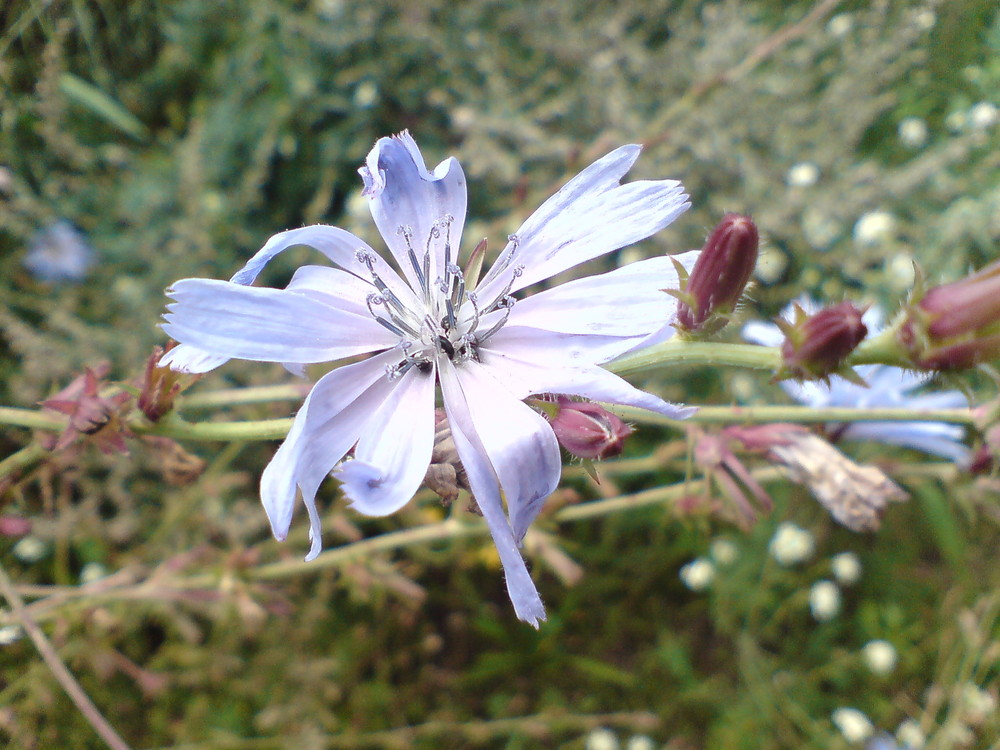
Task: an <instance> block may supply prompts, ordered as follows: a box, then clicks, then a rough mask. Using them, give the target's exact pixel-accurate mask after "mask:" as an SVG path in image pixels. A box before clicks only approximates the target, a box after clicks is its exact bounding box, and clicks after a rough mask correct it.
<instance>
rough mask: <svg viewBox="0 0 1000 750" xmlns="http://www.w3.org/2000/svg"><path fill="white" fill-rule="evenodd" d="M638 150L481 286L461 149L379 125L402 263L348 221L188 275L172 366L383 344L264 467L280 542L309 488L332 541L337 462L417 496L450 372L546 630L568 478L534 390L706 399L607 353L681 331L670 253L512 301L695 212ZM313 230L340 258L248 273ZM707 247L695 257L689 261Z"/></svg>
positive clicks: (177, 308) (572, 187)
mask: <svg viewBox="0 0 1000 750" xmlns="http://www.w3.org/2000/svg"><path fill="white" fill-rule="evenodd" d="M639 151H640V148H639V147H638V146H624V147H622V148H619V149H616V150H615V151H613V152H611V153H610V154H608V155H607V156H605V157H604V158H602V159H600V160H598V161H597V162H595V163H594V164H592V165H591V166H589V167H587V169H585V170H584V171H583V172H581V173H580V174H579V175H578V176H577V177H575V178H574V179H573V180H571V181H570V182H569V183H568V184H567V185H566V186H565V187H563V188H562V189H561V190H560V191H559V192H558V193H556V194H555V195H554V196H553V197H552V198H550V199H549V200H548V201H546V202H545V203H544V204H543V205H542V207H541V208H540V209H538V211H536V212H535V213H534V214H533V215H532V216H531V217H530V218H529V219H528V220H527V221H526V222H524V224H523V225H522V226H521V228H520V229H518V230H517V232H516V233H515V234H514V235H511V237H510V238H509V242H508V243H507V245H506V247H505V248H504V249H503V251H502V252H501V253H500V256H499V258H498V259H497V261H496V262H495V263H494V264H493V265H492V267H491V268H490V270H489V272H488V273H487V274H486V275H485V277H484V278H483V279H482V280H481V281H479V283H478V284H474V282H473V280H472V279H466V278H465V277H464V275H463V272H462V271H461V270H460V269H459V267H458V266H457V265H456V261H457V259H458V251H459V243H460V240H461V238H462V229H463V226H464V224H465V214H466V185H465V177H464V175H463V173H462V168H461V166H460V165H459V163H458V161H456V160H455V159H454V158H451V159H447V160H445V161H444V162H442V163H441V164H439V165H438V166H437V167H436V168H435V169H434V170H433V171H428V169H427V168H426V166H425V165H424V160H423V157H422V156H421V154H420V151H419V149H418V148H417V144H416V143H415V142H414V140H413V139H412V138H411V137H410V135H409V134H408V133H403V134H401V135H398V136H396V137H393V138H382V139H381V140H379V141H378V142H377V143H376V144H375V147H374V148H373V149H372V151H371V153H370V154H369V155H368V158H367V160H366V162H365V165H364V166H363V167H362V168H361V170H360V172H361V176H362V178H363V180H364V185H365V189H364V195H365V196H367V198H368V199H369V205H370V208H371V213H372V217H373V218H374V220H375V224H376V226H377V227H378V229H379V232H380V233H381V235H382V237H383V239H384V240H385V242H386V245H388V248H389V252H390V253H391V259H392V261H393V264H392V265H390V263H387V262H386V261H385V260H384V259H383V258H382V257H380V256H379V255H378V254H377V253H376V252H375V251H374V250H373V249H372V248H371V247H369V246H368V245H367V244H366V243H365V242H364V241H362V240H360V239H358V238H357V237H355V236H354V235H352V234H350V233H349V232H346V231H344V230H342V229H338V228H336V227H330V226H310V227H303V228H301V229H293V230H290V231H287V232H282V233H281V234H278V235H275V236H274V237H272V238H271V239H270V240H268V242H267V243H266V244H265V245H264V247H263V248H262V249H261V250H260V251H259V252H258V253H257V254H256V255H255V256H254V257H253V258H251V259H250V261H249V262H248V263H247V265H246V266H244V268H243V269H242V270H240V271H239V272H237V273H236V275H235V276H233V278H232V279H231V281H213V280H208V279H184V280H181V281H178V282H177V283H176V284H174V285H173V287H172V288H171V289H170V290H169V295H170V296H171V297H172V298H173V299H174V300H175V302H174V303H173V304H171V305H170V306H169V313H168V314H167V316H166V321H167V322H166V324H165V325H164V326H163V328H164V330H165V331H166V332H167V333H168V334H169V335H170V336H172V337H173V338H175V339H177V340H178V341H180V342H181V346H179V347H177V348H175V349H174V350H173V351H171V352H169V353H168V354H167V355H166V356H165V357H164V358H163V360H162V362H164V363H167V364H169V365H170V366H171V367H173V368H174V369H178V370H184V371H188V372H206V371H208V370H210V369H213V368H214V367H217V366H218V365H220V364H222V363H223V362H225V361H226V359H228V358H231V357H236V358H241V359H250V360H257V361H265V362H281V363H283V364H285V366H286V367H289V368H290V369H292V370H293V371H301V369H302V368H303V367H304V365H306V364H308V363H312V362H328V361H335V360H340V359H343V358H346V357H355V356H357V355H361V354H370V355H371V356H370V357H369V358H367V359H364V360H363V361H360V362H355V363H353V364H348V365H344V366H341V367H337V368H335V369H334V370H332V371H331V372H329V373H327V374H326V375H324V376H323V377H322V378H320V380H319V381H318V382H317V383H316V385H315V386H314V387H313V389H312V392H311V393H310V394H309V396H308V397H307V399H306V401H305V404H304V405H303V407H302V409H301V410H300V411H299V413H298V415H297V416H296V418H295V421H294V423H293V425H292V428H291V431H290V432H289V434H288V437H287V438H286V439H285V442H284V443H283V444H282V446H281V447H280V448H279V449H278V452H277V453H276V454H275V456H274V459H273V460H272V461H271V463H270V464H269V465H268V467H267V468H266V469H265V471H264V475H263V477H262V478H261V499H262V501H263V504H264V508H265V510H266V511H267V514H268V517H269V518H270V521H271V527H272V529H273V531H274V534H275V536H276V537H277V538H278V539H284V538H285V536H286V534H287V533H288V528H289V525H290V523H291V519H292V510H293V507H294V504H295V499H296V493H297V491H300V492H301V494H302V498H303V501H304V504H305V506H306V510H307V511H308V514H309V519H310V536H311V539H312V548H311V550H310V552H309V555H308V556H307V558H306V559H307V560H308V559H312V558H313V557H315V556H316V555H317V554H319V552H320V550H321V546H322V545H321V541H320V530H319V526H320V523H319V514H318V511H317V509H316V503H315V497H316V491H317V489H318V487H319V485H320V483H321V482H322V481H323V480H324V479H325V478H326V476H327V475H328V474H330V472H331V471H332V470H334V469H335V468H336V467H338V465H339V468H337V471H336V476H337V478H338V479H339V480H340V482H341V485H342V488H343V491H344V494H345V495H346V496H347V497H348V499H349V500H350V502H351V504H352V506H353V507H354V508H356V509H357V510H358V511H360V512H362V513H365V514H367V515H373V516H382V515H387V514H389V513H392V512H394V511H396V510H398V509H399V508H401V507H402V506H403V505H405V504H406V503H407V502H408V501H409V500H410V498H411V497H412V496H413V494H414V492H415V491H416V490H417V488H418V487H419V486H420V484H421V482H422V480H423V478H424V474H425V472H426V470H427V467H428V464H429V461H430V457H431V449H432V447H433V442H434V406H435V397H436V393H437V388H438V386H440V392H441V396H442V400H443V403H444V408H445V410H446V412H447V415H448V420H449V423H450V427H451V432H452V435H453V437H454V440H455V444H456V446H457V449H458V454H459V456H460V458H461V460H462V465H463V467H464V469H465V472H466V474H467V475H468V479H469V483H470V486H471V487H472V490H473V494H474V495H475V498H476V502H477V503H478V505H479V508H480V509H481V510H482V513H483V516H484V518H485V519H486V523H487V524H488V526H489V529H490V532H491V534H492V535H493V540H494V542H495V543H496V546H497V550H498V552H499V554H500V559H501V561H502V563H503V567H504V571H505V573H506V579H507V589H508V591H509V593H510V597H511V601H512V602H513V604H514V608H515V610H516V612H517V615H518V616H519V617H520V618H521V619H523V620H525V621H527V622H530V623H532V624H534V625H536V626H537V623H538V621H539V620H542V619H544V617H545V610H544V608H543V606H542V602H541V600H540V598H539V596H538V592H537V591H536V589H535V586H534V584H533V583H532V581H531V578H530V577H529V575H528V571H527V568H526V566H525V563H524V560H523V559H522V557H521V554H520V552H519V550H518V547H519V545H520V542H521V540H522V539H523V537H524V535H525V533H526V531H527V528H528V525H529V524H530V523H531V521H532V520H533V519H534V517H535V516H536V515H537V514H538V512H539V510H540V509H541V506H542V504H543V502H544V500H545V498H546V497H547V496H548V495H549V494H550V493H551V492H552V491H553V490H554V489H555V488H556V486H557V484H558V482H559V477H560V472H561V457H560V452H559V445H558V443H557V442H556V438H555V435H554V434H553V432H552V429H551V428H550V427H549V424H548V422H547V421H546V420H545V419H544V418H543V417H542V416H541V415H540V414H539V413H538V412H536V411H535V410H533V409H532V408H530V407H529V406H527V405H526V404H524V402H523V400H524V399H525V398H526V397H528V396H531V395H533V394H542V393H556V394H567V395H574V396H581V397H584V398H589V399H594V400H599V401H610V402H615V403H621V404H629V405H632V406H638V407H643V408H646V409H651V410H653V411H656V412H659V413H661V414H666V415H668V416H671V417H683V416H685V415H687V414H688V413H689V412H690V410H688V409H683V408H680V407H677V406H674V405H671V404H668V403H666V402H664V401H663V400H661V399H659V398H657V397H656V396H653V395H651V394H648V393H644V392H643V391H640V390H638V389H636V388H634V387H632V386H631V385H629V384H628V383H627V382H625V381H624V380H622V379H621V378H619V377H617V376H615V375H613V374H611V373H610V372H608V371H607V370H604V369H602V368H601V367H599V366H598V365H600V364H602V363H605V362H608V361H609V360H611V359H614V358H615V357H618V356H620V355H621V354H624V353H625V352H627V351H630V350H632V349H635V348H637V347H640V346H645V345H648V344H651V343H655V342H658V341H663V340H665V339H666V338H669V337H670V336H671V335H672V333H673V328H672V327H671V325H670V323H671V321H672V318H673V314H674V311H675V309H676V303H675V302H674V300H673V298H672V297H670V296H669V295H666V294H664V293H663V292H662V291H661V290H662V289H665V288H670V287H676V286H677V275H676V273H675V271H674V266H673V263H672V260H671V258H669V257H666V256H663V257H657V258H651V259H649V260H644V261H640V262H637V263H633V264H632V265H629V266H625V267H623V268H619V269H617V270H615V271H611V272H610V273H605V274H601V275H598V276H591V277H589V278H584V279H580V280H577V281H572V282H569V283H566V284H563V285H561V286H559V287H556V288H553V289H549V290H546V291H543V292H540V293H538V294H535V295H534V296H531V297H528V298H527V299H522V300H519V301H516V302H515V300H514V297H513V295H514V294H515V293H516V292H518V291H520V290H522V289H524V288H525V287H527V286H529V285H531V284H535V283H536V282H540V281H545V280H546V279H549V278H551V277H552V276H554V275H556V274H558V273H561V272H563V271H565V270H567V269H570V268H573V267H574V266H576V265H578V264H580V263H583V262H584V261H587V260H591V259H593V258H597V257H599V256H602V255H605V254H606V253H609V252H612V251H614V250H617V249H619V248H621V247H624V246H626V245H630V244H632V243H634V242H638V241H639V240H642V239H645V238H646V237H649V236H650V235H652V234H653V233H655V232H657V231H659V230H660V229H662V228H663V227H665V226H667V225H668V224H670V223H671V222H672V221H673V220H674V219H675V218H676V217H677V216H679V215H680V214H681V213H682V212H683V211H684V210H685V209H686V208H687V207H688V205H689V204H688V202H687V196H686V195H684V192H683V189H682V187H681V185H680V184H679V183H677V182H675V181H670V180H657V181H640V182H631V183H627V184H624V185H622V184H621V183H620V181H621V179H622V177H623V176H624V175H625V173H626V172H627V171H628V170H629V169H630V168H631V166H632V164H633V163H634V162H635V160H636V159H637V158H638V156H639ZM296 245H307V246H311V247H313V248H315V249H317V250H319V251H320V252H321V253H323V254H324V255H325V256H326V257H327V258H328V259H329V260H330V261H331V262H332V263H333V266H334V267H333V268H331V267H328V266H304V267H302V268H300V269H299V270H298V271H297V272H296V273H295V275H294V276H293V278H292V280H291V281H290V282H289V284H288V286H287V287H286V288H285V289H270V288H261V287H253V286H249V285H250V284H252V283H253V281H254V279H255V278H256V277H257V275H258V274H259V273H260V271H261V269H263V267H264V266H265V264H267V263H268V262H269V261H270V260H271V259H272V258H273V257H274V256H275V255H277V254H278V253H280V252H281V251H283V250H285V249H286V248H289V247H292V246H296ZM695 255H696V254H685V255H684V256H681V260H682V262H683V263H684V264H685V265H687V266H688V267H689V268H690V266H691V265H692V264H693V262H694V256H695ZM472 287H474V291H473V290H472ZM352 449H353V453H352V457H350V458H347V457H348V454H349V453H351V452H352ZM345 459H346V460H345ZM504 500H505V501H506V513H505V511H504V506H503V501H504Z"/></svg>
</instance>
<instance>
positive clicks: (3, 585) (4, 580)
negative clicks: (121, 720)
mask: <svg viewBox="0 0 1000 750" xmlns="http://www.w3.org/2000/svg"><path fill="white" fill-rule="evenodd" d="M0 592H2V593H3V595H4V597H5V598H6V599H7V601H8V602H10V608H11V610H12V611H13V613H14V616H15V617H17V619H18V620H20V622H21V627H23V628H24V631H25V632H26V633H27V634H28V637H29V638H31V640H32V642H33V643H34V644H35V648H37V649H38V653H39V654H41V655H42V659H44V660H45V663H46V664H47V665H48V667H49V669H50V670H52V674H53V675H55V678H56V680H58V682H59V684H60V685H62V688H63V690H65V691H66V694H67V695H68V696H69V697H70V700H71V701H73V703H75V704H76V707H77V708H78V709H80V713H82V714H83V716H84V718H85V719H86V720H87V721H88V722H89V723H90V726H92V727H93V728H94V731H95V732H97V734H98V735H100V737H101V739H102V740H104V741H105V742H106V743H107V745H108V747H110V748H111V749H112V750H130V748H129V746H128V744H127V743H126V742H125V740H123V739H122V738H121V737H120V736H119V735H118V733H117V732H116V731H115V729H114V727H112V726H111V725H110V724H109V723H108V721H107V719H105V718H104V716H103V715H101V712H100V711H99V710H98V708H97V706H95V705H94V702H93V701H92V700H90V697H89V696H88V695H87V693H86V692H85V691H84V689H83V688H82V687H80V683H78V682H77V681H76V678H74V677H73V675H72V673H71V672H70V671H69V669H68V668H67V667H66V665H65V664H63V661H62V659H60V658H59V654H57V653H56V650H55V648H53V646H52V644H51V643H50V642H49V639H48V638H46V637H45V633H43V632H42V629H41V628H40V627H38V624H37V623H36V622H35V621H34V620H33V619H32V618H31V615H30V614H28V611H27V609H26V608H25V606H24V600H23V599H22V598H21V595H20V594H18V593H17V590H16V589H15V588H14V584H13V582H12V581H11V580H10V577H9V576H8V575H7V571H6V570H4V568H3V566H2V565H0Z"/></svg>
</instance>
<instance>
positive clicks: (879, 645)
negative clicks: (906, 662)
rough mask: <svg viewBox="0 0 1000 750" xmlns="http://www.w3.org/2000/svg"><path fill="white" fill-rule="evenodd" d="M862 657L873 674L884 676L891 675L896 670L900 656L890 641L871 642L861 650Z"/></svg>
mask: <svg viewBox="0 0 1000 750" xmlns="http://www.w3.org/2000/svg"><path fill="white" fill-rule="evenodd" d="M861 657H862V658H863V659H864V660H865V664H867V665H868V669H870V670H871V672H872V674H875V675H880V676H884V675H887V674H890V673H891V672H892V670H893V669H895V668H896V661H897V659H898V657H899V655H898V654H897V653H896V648H895V646H893V645H892V644H891V643H889V641H883V640H876V641H869V642H868V643H866V644H865V645H864V647H863V648H862V649H861Z"/></svg>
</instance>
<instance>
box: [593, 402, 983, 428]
mask: <svg viewBox="0 0 1000 750" xmlns="http://www.w3.org/2000/svg"><path fill="white" fill-rule="evenodd" d="M612 408H613V409H614V411H615V412H617V413H618V414H621V415H623V416H625V417H626V418H628V419H632V420H635V421H637V422H645V423H647V424H664V425H676V424H677V422H676V420H673V419H670V418H668V417H664V416H661V415H659V414H654V413H653V412H649V411H646V410H644V409H636V408H633V407H629V406H614V405H612ZM684 421H685V422H693V423H696V424H729V423H743V424H747V423H755V424H761V423H764V424H766V423H770V422H801V423H806V424H809V423H821V422H945V423H948V424H964V425H975V423H976V419H975V414H974V412H973V411H972V409H933V410H925V409H904V408H901V407H900V408H880V409H868V408H850V407H827V408H824V409H817V408H814V407H812V406H702V407H700V408H699V409H698V411H697V412H695V414H694V415H692V416H691V417H688V418H687V419H685V420H684Z"/></svg>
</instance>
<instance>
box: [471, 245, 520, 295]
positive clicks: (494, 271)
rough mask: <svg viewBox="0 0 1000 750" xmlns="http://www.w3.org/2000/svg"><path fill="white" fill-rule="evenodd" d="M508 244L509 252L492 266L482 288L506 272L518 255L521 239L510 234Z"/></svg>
mask: <svg viewBox="0 0 1000 750" xmlns="http://www.w3.org/2000/svg"><path fill="white" fill-rule="evenodd" d="M507 242H508V243H509V248H510V249H509V250H507V251H505V252H504V253H503V255H501V256H500V257H499V258H497V259H496V262H495V263H494V264H493V265H492V266H490V270H489V271H487V273H486V276H485V277H484V278H483V280H482V282H481V283H480V286H482V284H486V283H487V282H490V281H493V279H495V278H496V277H497V276H499V275H500V274H501V272H503V271H504V270H506V268H507V266H509V265H510V263H511V261H512V260H514V257H515V256H516V255H517V248H518V246H519V245H520V244H521V238H520V237H518V236H517V235H516V234H508V235H507Z"/></svg>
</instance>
